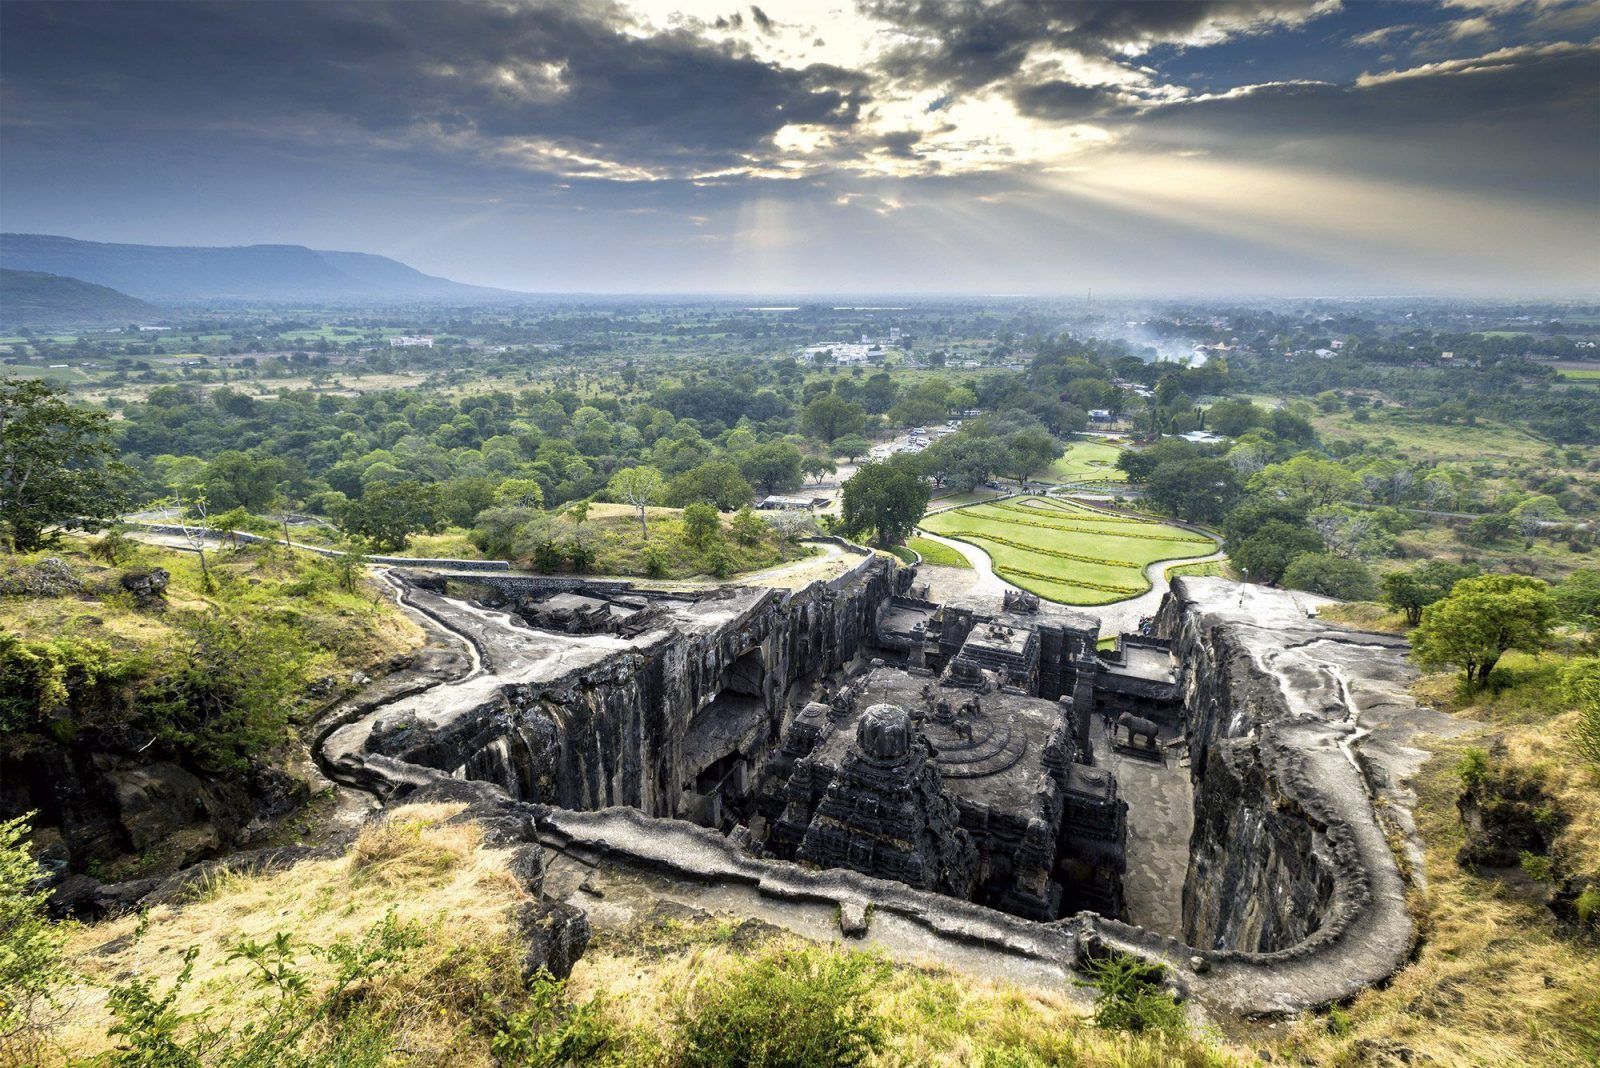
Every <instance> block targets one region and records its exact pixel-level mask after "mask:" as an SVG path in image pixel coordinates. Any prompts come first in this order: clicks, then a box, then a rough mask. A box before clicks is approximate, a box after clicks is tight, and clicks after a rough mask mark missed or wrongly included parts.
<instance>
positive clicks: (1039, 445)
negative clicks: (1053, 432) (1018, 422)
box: [1001, 430, 1062, 482]
mask: <svg viewBox="0 0 1600 1068" xmlns="http://www.w3.org/2000/svg"><path fill="white" fill-rule="evenodd" d="M1061 453H1062V447H1061V442H1059V441H1057V440H1056V439H1055V438H1053V437H1051V436H1050V434H1049V433H1047V432H1046V431H1043V430H1018V431H1016V432H1015V433H1012V434H1007V435H1006V438H1005V451H1004V452H1003V453H1002V454H1001V456H1002V457H1003V462H1004V463H1005V466H1006V473H1007V474H1010V475H1015V476H1016V479H1017V481H1018V482H1027V481H1028V476H1029V475H1031V474H1033V473H1034V472H1035V471H1038V470H1040V469H1041V468H1044V467H1048V466H1049V465H1050V464H1051V463H1053V462H1054V461H1055V460H1056V459H1057V458H1058V457H1060V455H1061Z"/></svg>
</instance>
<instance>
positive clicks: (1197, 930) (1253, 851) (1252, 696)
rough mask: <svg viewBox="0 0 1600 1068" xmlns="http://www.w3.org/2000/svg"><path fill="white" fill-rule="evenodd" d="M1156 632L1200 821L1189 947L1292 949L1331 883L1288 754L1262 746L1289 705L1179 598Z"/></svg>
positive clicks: (1193, 846) (1230, 640)
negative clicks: (1164, 646) (1182, 716)
mask: <svg viewBox="0 0 1600 1068" xmlns="http://www.w3.org/2000/svg"><path fill="white" fill-rule="evenodd" d="M1158 626H1159V627H1160V628H1161V633H1163V634H1166V635H1169V636H1170V637H1172V638H1173V639H1174V640H1175V642H1176V647H1177V652H1178V657H1179V659H1180V661H1181V662H1182V663H1183V664H1184V665H1185V673H1186V675H1185V683H1186V689H1185V694H1184V705H1185V710H1186V714H1187V720H1188V728H1189V729H1188V736H1189V760H1190V765H1189V766H1190V773H1191V776H1192V778H1193V780H1194V787H1195V796H1194V806H1195V812H1194V832H1193V835H1192V837H1191V839H1190V849H1189V870H1188V875H1187V877H1186V879H1185V881H1184V888H1183V917H1184V926H1183V931H1184V938H1185V940H1186V941H1187V942H1189V943H1190V944H1191V945H1194V946H1197V947H1201V948H1206V949H1240V950H1247V951H1253V952H1264V951H1272V950H1277V949H1282V948H1284V947H1287V946H1291V945H1293V944H1295V943H1296V942H1299V941H1301V940H1303V939H1304V938H1306V937H1307V936H1309V935H1310V934H1311V933H1312V932H1314V931H1315V930H1317V928H1318V927H1320V926H1321V925H1322V923H1323V919H1324V916H1325V914H1326V912H1327V910H1328V905H1329V901H1330V899H1331V897H1332V894H1333V888H1334V887H1333V883H1334V879H1333V870H1332V866H1331V861H1330V857H1329V855H1328V846H1327V841H1326V834H1325V828H1323V827H1321V826H1319V825H1318V824H1317V822H1316V821H1315V820H1314V819H1313V818H1312V816H1311V815H1310V813H1308V812H1307V811H1306V809H1305V807H1304V805H1303V804H1302V803H1301V801H1300V799H1299V798H1298V797H1297V795H1296V791H1294V790H1293V789H1289V788H1286V783H1285V778H1286V776H1292V775H1293V774H1294V770H1295V769H1294V766H1293V765H1294V762H1293V761H1292V759H1290V757H1291V754H1288V753H1286V752H1284V751H1282V750H1280V749H1279V748H1278V747H1276V746H1274V745H1271V744H1267V745H1265V746H1264V745H1263V738H1264V734H1270V733H1272V732H1273V730H1274V726H1275V724H1277V723H1278V722H1279V721H1281V720H1283V719H1286V718H1287V717H1288V716H1289V710H1288V707H1287V704H1286V703H1285V701H1284V698H1283V695H1282V693H1281V691H1280V690H1279V688H1278V687H1277V686H1276V685H1275V683H1274V680H1272V679H1271V678H1269V677H1267V676H1266V675H1265V674H1264V673H1263V672H1261V671H1260V670H1259V669H1258V668H1257V667H1256V665H1255V663H1254V661H1253V659H1252V657H1251V655H1250V653H1249V651H1248V650H1246V649H1245V648H1244V647H1243V645H1242V644H1241V642H1240V640H1239V635H1238V633H1237V632H1236V631H1234V630H1233V629H1232V628H1229V627H1225V626H1220V625H1209V626H1208V625H1207V623H1206V621H1205V619H1204V617H1203V616H1201V615H1199V614H1198V613H1192V612H1191V613H1180V611H1179V602H1178V601H1177V600H1176V599H1174V598H1168V600H1167V602H1166V603H1165V604H1164V606H1163V611H1162V614H1161V617H1160V620H1159V622H1158Z"/></svg>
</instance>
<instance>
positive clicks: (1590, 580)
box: [1550, 567, 1600, 633]
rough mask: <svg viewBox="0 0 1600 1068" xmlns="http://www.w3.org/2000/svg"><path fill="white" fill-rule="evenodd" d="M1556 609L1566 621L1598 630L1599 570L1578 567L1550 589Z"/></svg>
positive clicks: (1599, 606) (1599, 612)
mask: <svg viewBox="0 0 1600 1068" xmlns="http://www.w3.org/2000/svg"><path fill="white" fill-rule="evenodd" d="M1550 596H1552V597H1553V598H1555V602H1556V611H1557V612H1558V613H1560V615H1561V618H1562V619H1564V620H1566V621H1567V622H1568V623H1575V624H1577V625H1578V626H1580V627H1586V628H1588V630H1589V631H1590V632H1591V633H1592V632H1594V631H1596V630H1600V570H1597V569H1595V568H1592V567H1585V568H1580V569H1578V570H1577V571H1574V572H1573V573H1572V574H1570V575H1568V576H1567V577H1566V579H1565V580H1564V581H1563V582H1561V583H1560V584H1559V585H1557V586H1556V588H1555V589H1554V590H1552V591H1551V594H1550Z"/></svg>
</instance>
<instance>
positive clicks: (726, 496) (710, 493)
mask: <svg viewBox="0 0 1600 1068" xmlns="http://www.w3.org/2000/svg"><path fill="white" fill-rule="evenodd" d="M754 493H755V490H754V489H753V488H752V487H751V485H750V482H749V480H747V479H746V478H745V477H744V476H743V475H742V474H740V473H739V469H738V468H737V467H735V466H734V465H733V464H731V463H729V462H728V461H727V460H708V461H707V462H705V463H703V464H700V465H699V466H697V467H692V468H690V469H689V470H687V471H685V472H683V473H682V474H681V475H679V476H677V477H676V478H674V479H673V480H672V482H671V483H670V484H669V485H668V486H667V496H666V501H667V503H668V504H670V505H672V507H674V508H682V507H683V506H684V505H688V504H693V503H694V502H696V501H704V502H706V503H707V504H713V505H716V507H717V509H718V511H723V512H731V511H733V510H734V509H735V508H738V507H740V506H741V505H745V504H749V503H750V497H751V496H752V495H753V494H754Z"/></svg>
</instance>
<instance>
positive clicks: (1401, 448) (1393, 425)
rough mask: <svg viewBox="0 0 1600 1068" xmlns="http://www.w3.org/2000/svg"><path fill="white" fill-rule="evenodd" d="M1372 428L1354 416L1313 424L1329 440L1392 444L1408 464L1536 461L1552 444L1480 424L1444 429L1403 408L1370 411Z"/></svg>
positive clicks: (1322, 417)
mask: <svg viewBox="0 0 1600 1068" xmlns="http://www.w3.org/2000/svg"><path fill="white" fill-rule="evenodd" d="M1368 411H1369V412H1370V417H1369V419H1368V421H1367V422H1364V423H1363V422H1357V421H1356V418H1355V415H1354V414H1353V413H1351V412H1334V413H1333V414H1331V415H1320V414H1319V415H1317V416H1315V417H1313V418H1312V420H1311V422H1312V425H1313V426H1314V427H1316V430H1317V433H1318V435H1319V436H1321V437H1322V438H1323V439H1324V440H1329V439H1331V438H1353V439H1355V440H1358V441H1363V442H1373V441H1375V442H1383V441H1388V442H1391V443H1392V444H1393V446H1394V447H1395V448H1396V449H1397V450H1398V452H1399V453H1400V454H1401V455H1403V456H1404V457H1406V458H1407V459H1409V460H1413V461H1415V460H1424V459H1432V460H1481V459H1483V458H1485V457H1493V458H1496V459H1532V458H1534V457H1536V456H1540V455H1541V454H1543V453H1544V451H1545V450H1546V449H1548V448H1549V447H1550V443H1549V442H1548V441H1545V440H1543V439H1541V438H1537V437H1535V436H1533V435H1532V434H1530V433H1528V432H1527V431H1525V430H1522V429H1519V428H1517V427H1513V426H1508V425H1506V424H1504V423H1495V422H1491V421H1489V420H1480V421H1479V422H1478V424H1477V425H1476V426H1441V425H1440V424H1438V423H1429V422H1424V421H1423V420H1422V419H1420V418H1419V417H1417V416H1416V415H1414V414H1413V413H1410V412H1407V411H1404V410H1402V409H1398V408H1388V407H1385V408H1378V409H1368Z"/></svg>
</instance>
